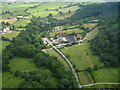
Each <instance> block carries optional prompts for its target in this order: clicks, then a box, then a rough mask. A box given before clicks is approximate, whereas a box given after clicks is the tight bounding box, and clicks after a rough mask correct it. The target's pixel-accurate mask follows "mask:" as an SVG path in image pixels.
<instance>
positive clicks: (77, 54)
mask: <svg viewBox="0 0 120 90" xmlns="http://www.w3.org/2000/svg"><path fill="white" fill-rule="evenodd" d="M61 50H62V52H63V53H64V54H66V55H70V61H71V62H72V64H73V65H75V66H76V69H79V70H85V69H86V68H88V67H89V66H91V64H92V65H93V66H94V65H97V66H98V67H101V66H103V64H102V63H101V62H100V60H99V57H98V56H95V55H93V54H92V53H93V52H92V51H91V49H90V44H88V43H85V44H80V45H77V46H71V47H68V48H67V49H61ZM86 53H88V56H89V57H88V56H87V55H86ZM88 61H90V62H91V63H89V62H88Z"/></svg>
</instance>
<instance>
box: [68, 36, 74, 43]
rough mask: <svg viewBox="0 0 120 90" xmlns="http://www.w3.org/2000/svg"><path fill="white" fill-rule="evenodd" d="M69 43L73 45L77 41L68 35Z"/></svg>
mask: <svg viewBox="0 0 120 90" xmlns="http://www.w3.org/2000/svg"><path fill="white" fill-rule="evenodd" d="M68 39H69V43H73V42H74V41H75V38H74V36H73V35H68Z"/></svg>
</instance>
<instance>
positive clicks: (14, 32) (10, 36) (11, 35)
mask: <svg viewBox="0 0 120 90" xmlns="http://www.w3.org/2000/svg"><path fill="white" fill-rule="evenodd" d="M18 34H19V31H13V32H12V33H11V34H7V33H6V34H4V35H3V36H4V37H6V38H8V39H10V40H12V38H14V37H17V36H18Z"/></svg>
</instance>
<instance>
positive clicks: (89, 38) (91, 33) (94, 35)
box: [86, 27, 99, 40]
mask: <svg viewBox="0 0 120 90" xmlns="http://www.w3.org/2000/svg"><path fill="white" fill-rule="evenodd" d="M98 32H99V31H98V27H97V28H95V29H94V30H92V31H91V32H90V33H89V34H88V35H87V37H86V40H92V39H94V38H95V37H96V36H97V34H98Z"/></svg>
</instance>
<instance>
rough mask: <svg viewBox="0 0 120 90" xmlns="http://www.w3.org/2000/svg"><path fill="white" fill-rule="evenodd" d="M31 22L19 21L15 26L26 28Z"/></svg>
mask: <svg viewBox="0 0 120 90" xmlns="http://www.w3.org/2000/svg"><path fill="white" fill-rule="evenodd" d="M30 22H31V21H30V20H25V19H21V20H19V21H17V22H16V23H15V24H14V25H15V27H20V26H22V27H25V26H26V25H27V24H28V23H30Z"/></svg>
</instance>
